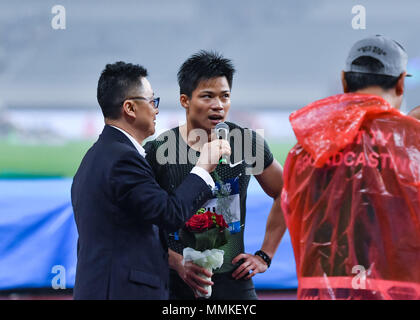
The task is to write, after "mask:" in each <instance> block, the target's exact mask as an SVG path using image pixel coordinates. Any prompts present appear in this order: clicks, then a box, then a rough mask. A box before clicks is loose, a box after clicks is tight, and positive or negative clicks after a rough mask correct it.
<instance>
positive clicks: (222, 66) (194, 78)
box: [178, 50, 235, 97]
mask: <svg viewBox="0 0 420 320" xmlns="http://www.w3.org/2000/svg"><path fill="white" fill-rule="evenodd" d="M234 73H235V68H234V67H233V64H232V61H231V60H229V59H226V58H224V57H223V56H222V55H221V54H219V53H217V52H214V51H205V50H201V51H200V52H198V53H196V54H194V55H192V56H191V57H190V58H188V59H187V60H186V61H185V62H184V63H183V64H182V66H181V68H180V69H179V71H178V84H179V91H180V94H186V95H187V96H188V97H191V96H192V93H193V91H194V90H195V89H196V88H197V87H198V84H199V83H200V81H202V80H208V79H211V78H215V77H223V76H224V77H226V79H227V81H228V83H229V88H232V79H233V74H234Z"/></svg>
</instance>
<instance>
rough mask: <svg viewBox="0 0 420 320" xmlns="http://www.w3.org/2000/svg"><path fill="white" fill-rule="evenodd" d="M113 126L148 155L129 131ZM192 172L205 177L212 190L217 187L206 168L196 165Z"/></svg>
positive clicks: (143, 153)
mask: <svg viewBox="0 0 420 320" xmlns="http://www.w3.org/2000/svg"><path fill="white" fill-rule="evenodd" d="M111 127H113V128H115V129H117V130H119V131H121V132H122V133H124V134H125V135H126V137H127V138H128V139H130V141H131V142H132V143H133V144H134V146H135V147H136V149H137V151H138V152H139V153H140V155H141V156H142V157H143V158H145V157H146V151H145V150H144V148H143V147H142V146H141V145H140V143H138V142H137V140H136V139H134V138H133V137H132V136H131V135H130V134H129V133H128V132H126V131H124V130H123V129H121V128H118V127H115V126H111ZM191 173H194V174H196V175H197V176H199V177H200V178H201V179H203V180H204V182H205V183H207V185H208V186H210V188H211V189H212V190H213V189H214V188H215V187H216V185H215V183H214V181H213V178H212V177H211V175H210V174H209V173H208V172H207V171H206V170H204V169H203V168H201V167H197V166H195V167H194V168H192V170H191Z"/></svg>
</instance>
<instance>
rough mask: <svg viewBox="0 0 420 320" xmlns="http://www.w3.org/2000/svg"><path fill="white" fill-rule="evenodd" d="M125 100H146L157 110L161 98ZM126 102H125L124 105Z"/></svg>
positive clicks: (131, 98) (132, 98)
mask: <svg viewBox="0 0 420 320" xmlns="http://www.w3.org/2000/svg"><path fill="white" fill-rule="evenodd" d="M125 100H145V101H147V102H149V103H151V104H152V106H153V107H155V108H156V109H157V108H159V102H160V97H157V98H152V99H147V98H145V97H130V98H126V99H125ZM125 100H124V101H125ZM124 101H123V103H124Z"/></svg>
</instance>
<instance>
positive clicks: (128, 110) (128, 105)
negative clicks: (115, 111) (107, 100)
mask: <svg viewBox="0 0 420 320" xmlns="http://www.w3.org/2000/svg"><path fill="white" fill-rule="evenodd" d="M123 114H125V115H127V116H129V117H130V118H136V105H135V104H134V103H132V102H131V101H130V100H126V101H124V104H123Z"/></svg>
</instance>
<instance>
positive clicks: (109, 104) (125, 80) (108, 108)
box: [97, 61, 147, 119]
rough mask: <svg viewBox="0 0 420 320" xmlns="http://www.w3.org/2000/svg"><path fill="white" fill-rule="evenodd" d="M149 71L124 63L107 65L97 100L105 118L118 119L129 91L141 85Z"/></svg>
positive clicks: (101, 79) (99, 84) (101, 77)
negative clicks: (142, 79)
mask: <svg viewBox="0 0 420 320" xmlns="http://www.w3.org/2000/svg"><path fill="white" fill-rule="evenodd" d="M144 77H147V70H146V69H145V68H143V67H142V66H140V65H135V64H131V63H125V62H122V61H118V62H115V63H113V64H107V65H106V66H105V69H104V70H103V71H102V73H101V76H100V77H99V81H98V90H97V99H98V103H99V105H100V106H101V109H102V113H103V115H104V117H105V118H109V119H118V118H119V117H120V115H121V107H122V102H123V101H124V99H126V97H127V93H128V91H129V90H130V89H131V88H132V87H134V86H138V85H139V84H141V78H144Z"/></svg>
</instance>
